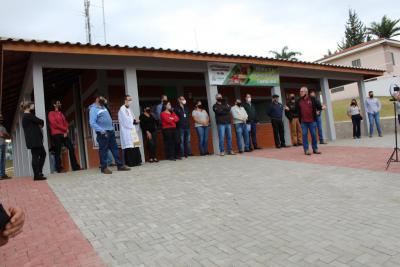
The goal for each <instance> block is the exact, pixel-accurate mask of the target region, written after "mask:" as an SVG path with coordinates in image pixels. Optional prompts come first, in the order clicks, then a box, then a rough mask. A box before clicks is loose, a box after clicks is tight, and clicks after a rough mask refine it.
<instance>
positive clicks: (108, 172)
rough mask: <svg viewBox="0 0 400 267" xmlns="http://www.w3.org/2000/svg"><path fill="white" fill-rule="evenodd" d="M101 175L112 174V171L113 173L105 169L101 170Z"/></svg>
mask: <svg viewBox="0 0 400 267" xmlns="http://www.w3.org/2000/svg"><path fill="white" fill-rule="evenodd" d="M101 173H104V174H112V171H111V170H110V169H109V168H105V169H102V170H101Z"/></svg>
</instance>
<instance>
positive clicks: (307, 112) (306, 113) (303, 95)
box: [296, 87, 322, 155]
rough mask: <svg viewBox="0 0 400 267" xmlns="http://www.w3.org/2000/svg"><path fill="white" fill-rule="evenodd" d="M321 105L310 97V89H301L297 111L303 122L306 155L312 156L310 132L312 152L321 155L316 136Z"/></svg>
mask: <svg viewBox="0 0 400 267" xmlns="http://www.w3.org/2000/svg"><path fill="white" fill-rule="evenodd" d="M321 109H322V107H321V104H320V103H319V102H318V101H317V100H316V99H315V97H310V96H309V95H308V88H307V87H302V88H301V89H300V99H299V100H297V101H296V111H297V113H298V114H299V118H300V122H301V130H302V135H303V148H304V154H306V155H311V152H310V151H309V146H308V132H310V135H311V140H312V150H313V153H314V154H321V152H319V151H318V142H317V135H316V128H317V123H316V120H317V111H318V110H321Z"/></svg>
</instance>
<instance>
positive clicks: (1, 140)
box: [0, 114, 10, 180]
mask: <svg viewBox="0 0 400 267" xmlns="http://www.w3.org/2000/svg"><path fill="white" fill-rule="evenodd" d="M3 123H4V119H3V115H1V114H0V180H3V179H9V178H10V177H9V176H8V175H7V174H6V151H7V144H6V139H9V138H10V135H9V134H8V132H7V130H6V128H5V127H4V126H3Z"/></svg>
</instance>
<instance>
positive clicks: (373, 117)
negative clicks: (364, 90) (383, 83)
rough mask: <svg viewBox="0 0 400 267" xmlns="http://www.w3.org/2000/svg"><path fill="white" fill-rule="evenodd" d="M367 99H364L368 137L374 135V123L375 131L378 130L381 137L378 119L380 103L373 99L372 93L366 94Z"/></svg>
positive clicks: (379, 120) (377, 99)
mask: <svg viewBox="0 0 400 267" xmlns="http://www.w3.org/2000/svg"><path fill="white" fill-rule="evenodd" d="M368 95H369V98H367V99H365V111H366V112H367V114H368V120H369V137H372V136H373V135H374V122H375V125H376V129H377V130H378V135H379V137H382V136H383V135H382V129H381V123H380V122H381V119H380V111H381V108H382V105H381V101H379V98H376V97H374V92H373V91H369V92H368Z"/></svg>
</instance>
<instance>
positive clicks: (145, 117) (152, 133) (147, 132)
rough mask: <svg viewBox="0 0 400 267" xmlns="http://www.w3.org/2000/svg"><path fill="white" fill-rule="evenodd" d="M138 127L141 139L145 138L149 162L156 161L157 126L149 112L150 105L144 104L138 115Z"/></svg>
mask: <svg viewBox="0 0 400 267" xmlns="http://www.w3.org/2000/svg"><path fill="white" fill-rule="evenodd" d="M139 120H140V128H142V133H143V139H144V140H146V141H145V142H146V145H147V150H148V153H149V162H150V163H153V162H158V159H157V156H156V152H157V128H158V122H157V120H156V119H155V118H154V116H153V115H152V114H151V107H150V106H145V107H144V111H143V113H142V115H140V117H139Z"/></svg>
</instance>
